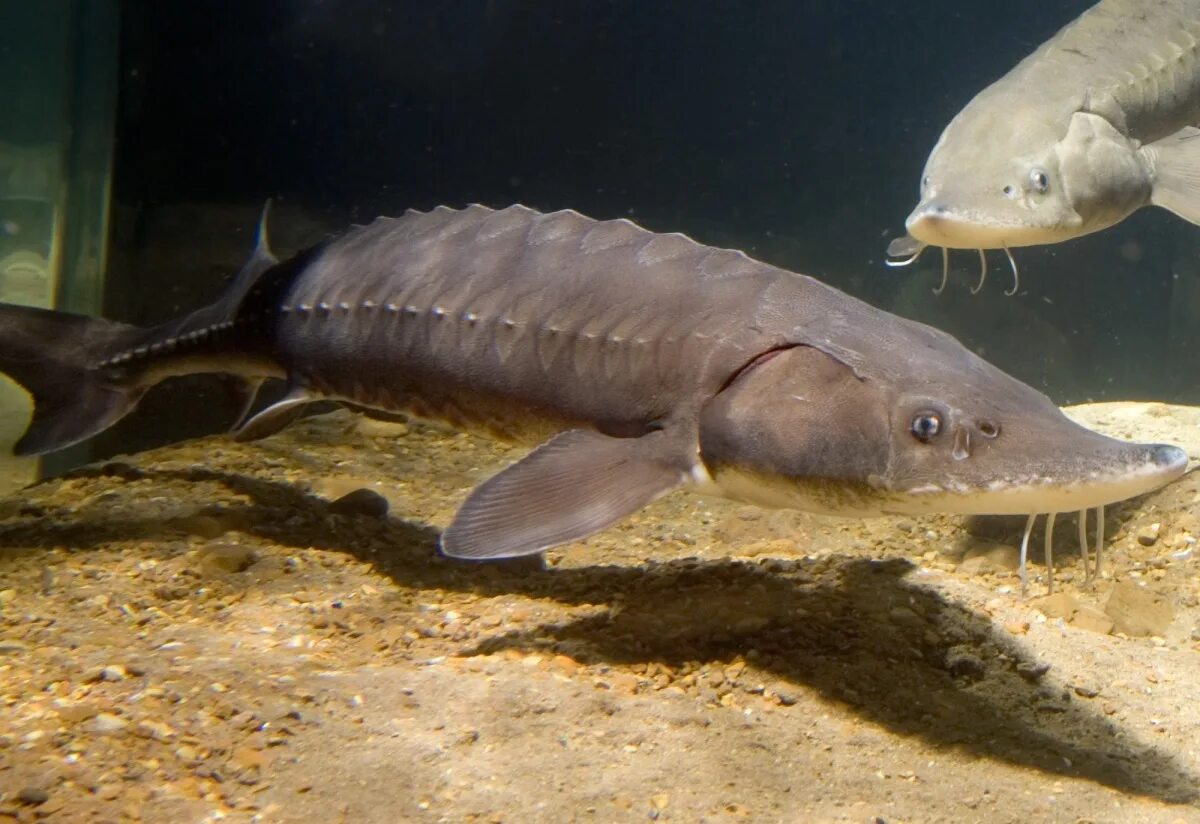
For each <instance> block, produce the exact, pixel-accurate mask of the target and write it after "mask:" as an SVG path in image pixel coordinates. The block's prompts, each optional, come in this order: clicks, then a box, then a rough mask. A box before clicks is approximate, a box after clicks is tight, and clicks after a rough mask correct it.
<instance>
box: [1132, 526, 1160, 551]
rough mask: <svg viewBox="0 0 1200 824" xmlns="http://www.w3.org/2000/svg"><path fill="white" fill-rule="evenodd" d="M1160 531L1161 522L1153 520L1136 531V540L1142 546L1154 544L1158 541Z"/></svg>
mask: <svg viewBox="0 0 1200 824" xmlns="http://www.w3.org/2000/svg"><path fill="white" fill-rule="evenodd" d="M1160 532H1162V524H1161V523H1159V522H1157V521H1155V522H1154V523H1152V524H1149V525H1148V526H1144V527H1142V528H1141V529H1139V530H1138V531H1137V542H1138V543H1139V544H1141V545H1142V546H1154V545H1155V544H1156V543H1158V536H1159V533H1160Z"/></svg>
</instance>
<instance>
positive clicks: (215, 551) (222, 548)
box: [199, 544, 258, 574]
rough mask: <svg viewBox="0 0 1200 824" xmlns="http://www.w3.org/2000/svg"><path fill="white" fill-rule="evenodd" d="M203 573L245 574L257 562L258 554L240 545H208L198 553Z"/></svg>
mask: <svg viewBox="0 0 1200 824" xmlns="http://www.w3.org/2000/svg"><path fill="white" fill-rule="evenodd" d="M199 558H200V565H201V569H202V571H203V572H207V573H209V574H219V573H226V572H245V571H246V570H247V569H249V568H250V567H252V566H254V564H255V563H257V562H258V553H256V552H255V551H254V550H253V549H251V548H250V547H248V546H242V545H241V544H209V545H208V546H206V547H204V548H203V549H201V550H200V551H199Z"/></svg>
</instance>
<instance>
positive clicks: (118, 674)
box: [92, 664, 129, 681]
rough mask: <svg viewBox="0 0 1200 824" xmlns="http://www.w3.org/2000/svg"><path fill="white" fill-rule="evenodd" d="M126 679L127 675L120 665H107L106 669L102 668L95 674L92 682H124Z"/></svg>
mask: <svg viewBox="0 0 1200 824" xmlns="http://www.w3.org/2000/svg"><path fill="white" fill-rule="evenodd" d="M128 677H129V673H128V672H127V671H126V670H125V667H123V666H121V665H120V664H109V665H108V666H107V667H104V668H103V669H101V670H100V671H99V672H98V673H96V676H95V678H93V679H92V680H93V681H124V680H125V679H126V678H128Z"/></svg>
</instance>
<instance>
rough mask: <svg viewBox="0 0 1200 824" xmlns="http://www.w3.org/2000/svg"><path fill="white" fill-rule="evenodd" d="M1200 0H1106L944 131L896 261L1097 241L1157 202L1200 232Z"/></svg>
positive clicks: (896, 245) (895, 249) (896, 248)
mask: <svg viewBox="0 0 1200 824" xmlns="http://www.w3.org/2000/svg"><path fill="white" fill-rule="evenodd" d="M1197 125H1200V0H1102V2H1100V3H1097V4H1096V5H1095V6H1093V7H1092V8H1090V9H1089V10H1087V11H1086V12H1084V13H1083V14H1082V15H1081V16H1080V17H1078V18H1077V19H1075V20H1074V21H1072V22H1071V23H1069V24H1068V25H1066V26H1065V27H1063V28H1062V29H1061V30H1059V32H1058V33H1057V34H1055V35H1054V36H1053V37H1052V38H1051V39H1050V40H1048V41H1047V42H1046V43H1044V44H1042V45H1041V46H1040V47H1039V48H1038V49H1037V50H1036V51H1034V52H1033V53H1032V54H1030V55H1029V56H1028V57H1026V58H1025V59H1024V60H1022V61H1021V62H1020V63H1019V64H1018V65H1017V66H1016V67H1014V68H1013V69H1012V70H1011V71H1010V72H1008V74H1006V75H1004V76H1003V77H1002V78H1000V79H999V80H997V81H996V82H995V83H993V84H991V85H990V86H988V87H987V88H985V89H984V90H983V91H981V92H979V93H978V94H977V95H976V96H975V97H974V99H972V100H971V101H970V102H969V103H968V104H967V105H966V107H964V108H963V109H962V111H960V112H959V113H958V115H957V116H956V117H955V118H954V119H953V120H952V121H951V122H950V124H949V125H948V126H947V127H946V129H945V130H944V131H943V132H942V135H941V137H940V138H939V140H938V142H937V144H936V145H935V146H934V148H933V151H932V152H931V153H930V155H929V158H928V160H927V162H926V164H925V168H924V171H923V172H922V176H921V187H920V202H919V203H918V204H917V206H916V208H915V209H914V210H913V211H912V213H911V214H910V215H909V217H908V219H907V221H906V228H907V230H908V237H906V238H898V239H897V240H895V241H893V242H892V245H891V246H890V247H889V253H890V254H894V255H903V254H911V253H913V252H915V251H918V250H919V249H920V248H923V246H925V245H930V246H941V247H944V248H957V249H999V248H1011V247H1017V246H1031V245H1038V244H1048V243H1058V242H1061V241H1065V240H1069V239H1071V238H1075V237H1079V236H1081V235H1085V234H1089V233H1091V232H1096V231H1100V230H1102V229H1105V228H1108V227H1109V226H1112V225H1113V224H1115V223H1118V222H1120V221H1121V220H1124V219H1125V218H1126V217H1128V216H1129V215H1130V214H1131V213H1132V212H1134V211H1135V210H1137V209H1139V208H1141V207H1142V206H1145V205H1148V204H1156V205H1159V206H1162V207H1164V208H1167V209H1169V210H1171V211H1172V212H1174V213H1175V214H1177V215H1179V216H1181V217H1183V218H1184V219H1185V220H1189V221H1191V222H1192V223H1200V139H1197V138H1200V130H1197V129H1196V128H1195V126H1197Z"/></svg>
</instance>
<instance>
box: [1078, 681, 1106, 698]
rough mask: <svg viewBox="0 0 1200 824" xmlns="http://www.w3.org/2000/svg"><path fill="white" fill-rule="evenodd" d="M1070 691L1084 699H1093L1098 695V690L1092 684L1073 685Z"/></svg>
mask: <svg viewBox="0 0 1200 824" xmlns="http://www.w3.org/2000/svg"><path fill="white" fill-rule="evenodd" d="M1072 689H1074V690H1075V694H1076V695H1080V696H1082V697H1084V698H1095V697H1096V696H1097V695H1099V694H1100V688H1099V687H1097V686H1095V685H1093V684H1084V683H1080V684H1074V685H1073V686H1072Z"/></svg>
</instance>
